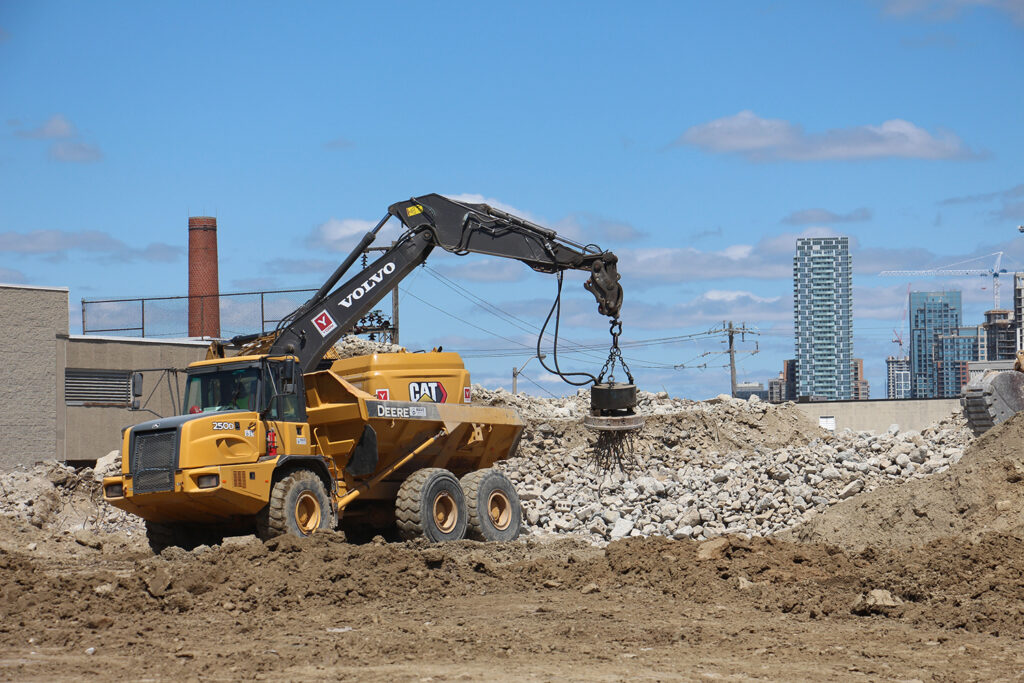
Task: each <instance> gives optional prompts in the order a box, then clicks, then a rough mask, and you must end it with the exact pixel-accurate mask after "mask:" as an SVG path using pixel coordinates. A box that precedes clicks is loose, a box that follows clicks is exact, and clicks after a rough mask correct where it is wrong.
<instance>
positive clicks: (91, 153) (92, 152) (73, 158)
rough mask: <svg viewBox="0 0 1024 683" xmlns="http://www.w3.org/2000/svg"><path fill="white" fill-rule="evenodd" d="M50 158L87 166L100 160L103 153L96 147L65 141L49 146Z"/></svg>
mask: <svg viewBox="0 0 1024 683" xmlns="http://www.w3.org/2000/svg"><path fill="white" fill-rule="evenodd" d="M50 158H51V159H53V160H54V161H67V162H71V163H77V164H88V163H91V162H94V161H99V160H100V159H102V158H103V152H102V151H101V150H100V148H99V147H97V146H96V145H90V144H87V143H85V142H74V141H73V140H65V141H63V142H55V143H53V144H52V145H51V146H50Z"/></svg>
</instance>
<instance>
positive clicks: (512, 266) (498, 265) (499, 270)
mask: <svg viewBox="0 0 1024 683" xmlns="http://www.w3.org/2000/svg"><path fill="white" fill-rule="evenodd" d="M437 270H438V272H440V273H443V274H444V275H445V276H447V277H450V278H453V279H455V280H468V281H470V282H518V281H520V280H522V279H524V278H525V277H526V275H527V274H528V273H531V272H532V271H531V270H530V269H529V268H528V267H527V266H525V265H523V264H522V263H519V262H518V261H513V260H509V259H498V258H479V257H477V258H474V257H472V256H470V257H469V258H467V259H465V260H464V261H463V260H462V259H461V257H460V262H458V263H454V264H448V265H443V266H438V268H437Z"/></svg>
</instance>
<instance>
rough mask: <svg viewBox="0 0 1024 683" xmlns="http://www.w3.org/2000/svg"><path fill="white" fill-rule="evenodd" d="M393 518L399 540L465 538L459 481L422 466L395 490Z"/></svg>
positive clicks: (462, 495) (440, 471)
mask: <svg viewBox="0 0 1024 683" xmlns="http://www.w3.org/2000/svg"><path fill="white" fill-rule="evenodd" d="M395 517H396V520H397V523H398V531H399V533H401V534H402V537H403V538H406V539H410V540H411V539H413V538H417V537H420V536H422V537H423V538H425V539H427V540H428V541H431V542H434V543H439V542H441V541H457V540H459V539H460V538H465V536H466V526H467V523H468V521H469V520H468V516H467V514H466V497H465V495H464V494H463V492H462V487H461V486H459V480H458V479H456V478H455V475H454V474H452V473H451V472H449V471H448V470H444V469H440V468H438V467H425V468H423V469H421V470H417V471H415V472H413V473H412V475H410V476H409V478H408V479H406V480H405V481H404V482H402V486H401V487H400V488H399V489H398V498H397V499H396V500H395Z"/></svg>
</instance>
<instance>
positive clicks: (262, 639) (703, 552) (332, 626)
mask: <svg viewBox="0 0 1024 683" xmlns="http://www.w3.org/2000/svg"><path fill="white" fill-rule="evenodd" d="M58 474H60V473H59V472H58ZM61 476H64V475H61ZM76 481H77V480H76ZM83 481H84V479H83ZM47 485H48V486H49V484H47ZM93 489H95V486H94V487H93ZM76 491H77V489H76ZM90 491H92V493H91V494H90V495H91V497H90V495H85V493H88V491H86V492H84V493H83V492H79V493H81V494H82V495H79V497H78V498H76V499H75V500H76V501H77V503H76V505H77V506H78V507H75V506H73V505H71V506H69V504H67V503H62V505H63V507H62V508H61V510H63V511H64V512H61V513H59V514H56V515H55V519H56V521H54V520H53V519H49V518H47V517H46V516H45V515H34V514H32V515H27V516H23V517H0V678H2V679H5V680H18V681H54V680H82V679H103V680H113V681H121V680H131V681H140V680H179V679H186V680H224V681H233V680H249V679H261V680H275V681H277V680H303V681H305V680H314V681H317V680H337V679H340V678H353V679H356V680H369V681H392V680H399V681H442V680H534V679H536V680H591V681H592V680H597V681H625V680H629V681H633V680H694V681H707V680H726V681H744V680H765V681H849V680H855V681H904V682H906V681H998V680H1019V679H1024V648H1021V641H1022V639H1024V545H1022V542H1021V540H1022V536H1024V522H1022V520H1024V512H1022V511H1024V414H1022V415H1018V416H1017V417H1015V418H1014V419H1012V420H1010V421H1009V422H1007V423H1006V424H1004V425H1000V426H999V427H997V428H996V429H994V430H992V431H991V432H990V433H988V434H986V435H985V436H984V437H982V438H981V439H979V440H977V441H976V442H975V443H974V444H973V445H972V446H971V448H970V449H969V450H968V451H967V452H966V453H965V454H964V457H963V459H962V460H961V461H960V462H959V463H957V464H955V465H954V466H952V467H950V469H949V470H948V471H946V472H943V473H941V474H939V475H935V476H932V477H928V478H926V479H922V480H919V481H913V482H908V483H905V484H903V485H900V486H892V487H882V488H879V489H877V490H875V491H871V492H867V493H862V494H860V495H857V496H854V497H852V498H850V499H849V500H846V501H844V502H842V503H840V504H839V505H836V506H834V507H832V508H831V509H829V510H828V511H826V512H825V513H824V514H820V515H816V516H814V517H813V518H811V519H809V520H807V521H806V522H805V524H803V525H802V526H800V527H797V528H795V529H793V530H792V531H790V532H787V533H786V534H783V535H780V536H775V537H769V538H757V537H755V538H745V537H737V536H727V537H719V538H713V539H711V540H709V541H704V542H697V541H691V540H681V541H676V540H668V539H665V538H661V537H657V536H654V537H634V538H629V539H626V540H621V541H615V542H612V543H611V544H608V545H607V547H604V548H602V547H598V546H595V545H592V544H590V543H588V542H586V541H584V540H582V539H580V538H577V537H572V536H565V535H562V536H554V535H552V536H529V537H526V538H524V539H520V540H519V541H517V542H514V543H505V544H481V543H475V542H471V541H460V542H457V543H451V544H446V545H437V546H430V545H427V544H425V543H417V542H412V543H386V542H384V541H383V539H378V540H375V541H372V542H369V543H364V544H356V543H350V542H346V541H345V537H344V536H343V535H342V534H340V533H327V534H318V535H316V536H314V537H312V538H309V539H303V540H297V539H293V538H291V537H284V538H278V539H273V540H271V541H268V542H267V543H262V542H260V541H259V540H257V539H256V538H255V537H252V536H249V537H241V538H235V539H229V540H228V541H226V542H225V543H224V545H222V546H218V547H214V548H206V547H201V548H199V549H197V550H196V551H194V552H191V553H189V552H185V551H183V550H181V549H177V548H171V549H168V550H166V551H164V552H163V553H162V554H161V555H158V556H154V555H153V554H152V553H151V552H150V550H149V549H148V547H147V546H146V544H145V540H144V538H143V537H142V535H141V534H140V533H139V528H138V526H135V527H125V526H117V525H112V524H111V525H106V526H104V525H103V524H96V525H94V527H93V528H92V529H91V530H82V529H79V530H78V531H75V530H74V529H73V528H72V529H69V528H67V527H66V526H64V525H61V524H58V523H56V522H59V521H60V519H62V518H64V517H65V516H67V515H68V514H71V513H74V514H78V515H79V516H80V517H82V518H83V519H84V518H86V517H88V516H89V514H90V513H89V505H90V504H93V503H94V502H95V494H96V491H95V490H92V489H90ZM54 495H55V494H54ZM90 501H93V503H90ZM58 502H59V501H58ZM69 510H70V512H67V511H69ZM93 514H94V515H95V514H98V513H93ZM100 517H102V515H100ZM30 521H31V522H32V523H30Z"/></svg>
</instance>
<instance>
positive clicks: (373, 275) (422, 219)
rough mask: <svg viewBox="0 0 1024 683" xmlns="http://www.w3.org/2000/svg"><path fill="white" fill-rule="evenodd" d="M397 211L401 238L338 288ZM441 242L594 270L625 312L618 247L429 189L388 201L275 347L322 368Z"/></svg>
mask: <svg viewBox="0 0 1024 683" xmlns="http://www.w3.org/2000/svg"><path fill="white" fill-rule="evenodd" d="M392 216H394V217H395V218H397V219H398V220H399V221H401V222H402V225H403V226H405V228H406V230H405V232H403V233H402V235H401V237H399V238H398V240H397V241H396V242H395V244H394V246H393V247H391V248H390V249H388V250H387V251H385V252H384V255H383V256H381V257H380V258H378V259H377V260H375V261H373V262H372V263H371V264H369V265H368V266H367V267H366V268H364V269H362V271H360V272H359V273H358V274H356V275H355V276H353V277H351V278H350V279H348V280H346V281H345V282H344V283H343V284H341V285H340V286H338V287H337V288H335V285H337V283H338V281H339V280H341V278H342V277H343V276H344V275H345V273H346V272H347V271H348V269H349V268H351V267H352V265H353V264H354V263H355V262H356V260H357V259H358V258H359V255H360V254H361V253H362V252H363V251H364V250H365V249H366V248H367V247H368V246H369V245H370V243H371V242H373V240H374V239H375V238H376V236H377V233H378V232H380V230H381V228H382V227H383V226H384V224H385V223H386V222H387V221H388V219H389V218H390V217H392ZM434 247H441V248H442V249H444V250H445V251H449V252H452V253H454V254H459V255H463V254H469V253H474V254H486V255H490V256H500V257H502V258H510V259H516V260H517V261H522V262H523V263H525V264H526V265H528V266H530V267H531V268H533V269H534V270H536V271H539V272H542V273H561V272H562V271H565V270H584V271H588V272H589V273H590V278H589V279H588V280H587V282H586V283H585V284H584V287H586V289H587V290H588V291H589V292H591V293H592V294H593V295H594V298H595V299H596V300H597V305H598V311H599V312H600V313H601V314H602V315H607V316H609V317H611V318H613V319H617V318H618V315H619V310H620V309H621V307H622V287H621V286H620V285H619V274H618V269H617V263H618V258H617V257H616V256H615V254H613V253H611V252H608V251H602V250H600V249H599V248H598V247H596V246H594V245H581V244H577V243H575V242H573V241H571V240H568V239H565V238H564V237H560V236H558V235H557V234H556V233H555V232H554V231H553V230H549V229H547V228H545V227H542V226H540V225H537V224H536V223H532V222H530V221H528V220H526V219H524V218H520V217H518V216H514V215H512V214H510V213H506V212H504V211H501V210H499V209H495V208H493V207H491V206H488V205H487V204H470V203H465V202H458V201H455V200H452V199H448V198H447V197H443V196H441V195H438V194H428V195H424V196H422V197H414V198H412V199H410V200H408V201H404V202H398V203H395V204H392V205H391V206H390V207H388V213H387V215H386V216H384V217H383V218H382V219H381V220H380V222H379V223H377V225H376V226H375V227H374V228H373V230H371V231H370V232H368V233H366V234H365V235H364V236H363V238H362V239H361V240H360V241H359V244H357V245H356V247H355V249H353V250H352V252H351V253H350V254H349V255H348V257H346V259H345V260H344V261H343V262H342V263H341V265H339V266H338V268H337V270H335V271H334V273H333V274H332V275H331V277H330V278H328V280H327V281H326V282H325V283H324V284H323V286H322V287H321V288H320V289H319V290H318V291H317V293H316V294H314V295H313V296H312V297H311V298H310V299H309V301H307V302H306V303H304V304H303V305H302V306H300V307H299V308H298V309H296V310H295V311H293V312H292V313H291V314H289V315H288V316H286V317H285V318H284V319H283V320H282V321H281V323H280V324H279V326H278V329H277V331H276V332H275V334H276V338H275V339H274V342H273V345H272V346H271V348H270V351H269V353H270V355H294V356H296V357H298V359H299V366H300V367H301V369H302V372H304V373H305V372H310V371H312V370H315V369H316V367H317V365H318V364H319V363H320V361H321V359H322V358H323V357H324V354H325V353H326V352H327V351H328V350H329V349H330V348H331V347H332V346H333V345H334V344H335V343H336V342H337V341H338V340H339V339H340V338H341V336H342V335H343V334H345V333H347V332H348V331H349V330H351V329H352V327H353V326H354V325H355V324H356V323H357V322H358V321H359V319H360V318H361V317H363V315H365V314H366V313H367V312H368V311H370V310H371V309H372V308H373V306H374V305H376V304H377V302H379V301H380V300H381V299H382V298H383V297H384V296H385V295H386V294H387V293H388V292H389V291H391V289H393V288H394V287H395V286H397V285H398V283H399V282H401V281H402V279H403V278H404V277H405V276H406V275H408V274H409V273H411V272H412V271H413V270H414V269H415V268H416V266H418V265H420V264H422V263H423V262H424V261H425V260H426V258H427V256H428V255H429V254H430V252H431V251H432V250H433V248H434ZM240 339H241V338H236V339H235V340H233V341H235V343H238V342H239V340H240Z"/></svg>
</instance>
